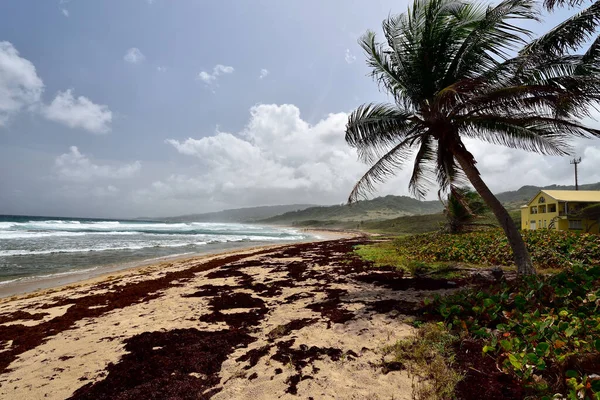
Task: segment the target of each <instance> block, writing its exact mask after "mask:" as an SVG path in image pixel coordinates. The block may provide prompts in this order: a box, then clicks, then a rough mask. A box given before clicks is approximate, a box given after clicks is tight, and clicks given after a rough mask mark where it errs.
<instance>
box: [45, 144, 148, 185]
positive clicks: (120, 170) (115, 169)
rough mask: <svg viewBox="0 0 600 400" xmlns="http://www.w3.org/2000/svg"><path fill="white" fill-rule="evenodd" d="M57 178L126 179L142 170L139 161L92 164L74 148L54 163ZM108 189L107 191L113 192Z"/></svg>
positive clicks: (71, 179) (74, 179) (84, 180)
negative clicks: (114, 164)
mask: <svg viewBox="0 0 600 400" xmlns="http://www.w3.org/2000/svg"><path fill="white" fill-rule="evenodd" d="M54 165H55V167H56V170H57V173H58V176H59V177H60V178H61V179H64V180H69V181H80V182H87V181H90V180H94V179H127V178H131V177H133V176H135V175H137V174H138V173H139V171H140V169H141V168H142V164H141V163H140V162H139V161H135V162H133V163H130V164H125V165H121V166H112V165H99V164H94V163H93V162H92V161H91V160H90V159H89V158H88V157H87V156H86V155H84V154H81V153H80V152H79V149H78V148H77V147H76V146H71V147H70V148H69V152H68V153H65V154H62V155H60V156H58V157H57V158H56V160H55V163H54ZM114 189H116V188H114V187H113V189H110V186H109V188H108V189H107V190H109V191H113V192H114V191H115V190H114Z"/></svg>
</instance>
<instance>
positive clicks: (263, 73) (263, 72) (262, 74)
mask: <svg viewBox="0 0 600 400" xmlns="http://www.w3.org/2000/svg"><path fill="white" fill-rule="evenodd" d="M268 75H269V70H268V69H265V68H263V69H261V70H260V76H259V77H258V78H259V79H264V78H266V77H267V76H268Z"/></svg>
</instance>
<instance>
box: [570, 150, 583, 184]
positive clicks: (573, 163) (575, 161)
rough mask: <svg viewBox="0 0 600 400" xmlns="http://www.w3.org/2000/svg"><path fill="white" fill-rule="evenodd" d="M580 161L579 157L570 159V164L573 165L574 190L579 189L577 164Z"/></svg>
mask: <svg viewBox="0 0 600 400" xmlns="http://www.w3.org/2000/svg"><path fill="white" fill-rule="evenodd" d="M579 163H581V157H579V158H574V159H572V160H571V164H572V165H574V166H575V190H579V182H578V181H577V164H579Z"/></svg>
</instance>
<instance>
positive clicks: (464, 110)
mask: <svg viewBox="0 0 600 400" xmlns="http://www.w3.org/2000/svg"><path fill="white" fill-rule="evenodd" d="M563 2H564V1H561V0H547V6H548V7H550V8H552V7H553V6H554V5H556V4H557V3H558V4H562V3H563ZM570 4H576V5H580V4H581V2H580V1H574V0H573V1H571V2H570ZM538 17H539V12H538V11H537V9H536V4H535V2H534V1H531V0H504V1H500V2H499V3H496V4H495V5H493V6H492V5H485V4H478V3H474V2H462V3H456V2H453V1H452V0H429V1H415V2H414V3H413V6H412V7H411V8H410V9H409V10H408V11H407V12H406V13H404V14H401V15H396V16H390V17H388V18H387V19H386V20H384V21H383V33H384V36H385V40H384V41H383V42H378V41H377V40H376V35H375V33H374V32H372V31H369V32H367V33H366V34H365V35H364V36H363V37H362V38H361V40H360V44H361V46H362V47H363V49H364V50H365V53H366V55H367V64H368V65H369V67H370V68H371V70H372V76H373V78H374V79H375V80H376V81H377V83H378V84H379V86H380V88H382V89H383V90H384V91H385V92H387V93H388V95H389V96H390V98H391V99H393V102H392V103H390V104H373V103H370V104H364V105H362V106H360V107H358V109H356V110H355V111H354V112H353V113H352V114H351V115H350V117H349V119H348V124H347V128H346V142H347V143H348V144H349V145H350V146H352V147H355V148H356V149H357V151H358V155H359V158H360V159H361V160H362V161H364V162H365V163H367V164H369V165H370V168H369V169H368V170H367V171H366V172H365V174H364V175H363V176H362V177H361V178H360V179H359V181H358V182H357V183H356V185H355V186H354V188H353V190H352V191H351V193H350V196H349V202H354V201H356V200H358V199H359V198H361V197H364V196H366V194H368V193H371V192H373V191H374V190H375V185H376V184H377V183H380V182H382V181H384V180H385V179H387V178H388V177H390V176H392V175H394V174H395V173H396V172H397V171H398V170H399V169H401V168H403V167H405V166H406V165H407V164H409V165H410V166H412V176H411V179H410V182H409V188H410V190H411V191H412V192H413V193H414V194H415V195H417V196H420V197H422V196H424V195H425V193H426V192H427V189H428V186H429V185H430V184H431V183H432V182H434V181H437V183H438V185H439V187H440V190H441V191H442V192H444V191H445V192H447V191H449V190H452V188H453V187H454V186H456V185H458V184H460V183H461V182H462V181H464V180H465V179H468V181H469V182H470V183H471V184H472V185H473V187H474V188H475V190H476V191H477V192H478V193H479V194H480V195H481V197H482V198H483V199H484V201H485V203H486V204H487V205H488V206H489V208H490V209H491V210H492V212H493V213H494V215H495V216H496V218H497V220H498V223H499V224H500V226H501V227H502V229H503V230H504V233H505V235H506V236H507V238H508V243H509V244H510V247H511V248H512V254H513V258H514V262H515V264H516V265H517V270H518V273H519V274H520V275H530V274H535V270H534V268H533V264H532V262H531V257H530V255H529V253H528V252H527V248H526V246H525V243H524V241H523V239H522V237H521V235H520V234H519V230H518V227H517V226H516V225H515V224H514V222H513V220H512V219H511V218H510V215H509V213H508V211H507V210H506V209H505V208H504V206H503V205H502V203H501V202H500V201H499V200H498V199H497V198H496V197H495V196H494V195H493V194H492V192H491V191H490V189H489V188H488V186H487V185H486V183H485V182H484V181H483V180H482V178H481V175H480V172H479V170H478V169H477V167H476V164H477V161H476V160H475V158H474V156H473V154H472V153H471V152H470V151H469V150H468V149H467V148H466V146H465V142H464V139H466V138H469V139H472V138H475V139H479V140H482V141H486V142H491V143H495V144H499V145H504V146H507V147H511V148H519V149H524V150H527V151H531V152H537V153H542V154H551V155H565V154H568V153H569V151H570V148H569V146H568V141H569V140H570V139H572V138H575V137H581V136H583V137H586V136H588V137H593V136H596V137H599V136H600V130H597V129H594V128H592V127H589V126H587V125H585V124H584V122H583V117H584V116H586V115H587V114H588V111H587V109H588V108H589V107H590V106H592V105H594V104H596V102H597V98H598V95H597V92H598V91H599V90H600V76H599V75H600V74H598V71H599V69H598V55H599V53H600V51H599V49H600V45H599V44H600V43H599V42H594V44H593V45H592V46H590V48H589V49H588V51H587V52H586V54H584V55H573V54H570V53H571V52H572V51H578V50H580V48H581V47H582V46H583V45H585V44H586V41H587V40H588V39H589V38H590V36H591V35H592V34H593V33H594V32H595V30H596V27H597V25H598V24H599V23H600V19H599V18H598V11H597V4H596V3H594V5H593V6H592V7H590V8H589V9H588V10H586V11H584V12H583V13H582V14H579V15H576V16H575V17H573V18H572V19H570V20H568V21H567V22H566V23H563V24H560V25H559V26H557V27H556V28H554V29H553V30H551V31H550V32H549V33H547V34H546V35H543V36H541V37H539V38H537V39H535V40H532V39H531V38H532V36H533V32H532V31H530V30H528V29H526V28H525V27H523V26H518V25H515V24H514V23H515V21H518V20H528V21H534V20H538ZM515 53H516V54H515ZM413 154H414V156H415V157H414V162H413V157H411V156H412V155H413Z"/></svg>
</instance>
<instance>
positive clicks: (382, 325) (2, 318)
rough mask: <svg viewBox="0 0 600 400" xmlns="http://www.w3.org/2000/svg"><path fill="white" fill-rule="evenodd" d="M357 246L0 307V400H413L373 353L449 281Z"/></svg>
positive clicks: (300, 247) (195, 267) (152, 273)
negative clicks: (399, 268) (355, 251)
mask: <svg viewBox="0 0 600 400" xmlns="http://www.w3.org/2000/svg"><path fill="white" fill-rule="evenodd" d="M329 234H330V235H336V234H335V233H329ZM338 236H339V235H338ZM329 238H330V239H331V236H329ZM367 240H368V239H367V238H364V237H363V238H360V237H355V238H345V239H335V240H325V241H317V242H310V243H301V244H289V245H283V246H282V245H279V246H266V247H261V248H250V249H244V250H240V251H234V252H229V253H225V254H219V255H205V256H201V257H195V258H192V259H181V260H169V261H165V262H163V263H159V264H155V265H149V266H144V267H138V268H135V269H130V270H124V271H119V272H117V273H114V274H111V275H108V276H106V275H105V276H99V277H94V278H93V279H90V280H87V281H84V282H78V283H76V284H72V285H70V286H63V287H59V288H53V289H47V290H42V291H37V292H33V293H29V294H26V295H20V296H12V297H8V298H4V299H1V300H0V354H1V357H0V398H6V399H65V398H73V399H130V398H137V399H144V398H174V399H175V398H182V399H198V398H214V399H246V398H260V399H278V398H303V399H306V398H314V399H323V398H331V399H334V398H335V399H365V398H369V399H391V398H394V399H410V398H411V387H412V380H411V378H410V377H409V376H408V375H407V373H406V372H405V371H383V369H382V368H381V361H382V353H381V349H382V347H383V346H385V345H388V344H392V343H394V342H395V341H396V340H398V339H400V338H403V337H407V336H409V335H411V334H412V333H413V329H412V327H411V326H410V325H409V324H407V318H408V317H407V314H410V312H411V310H412V309H414V307H416V306H418V304H419V302H420V301H421V300H422V298H423V297H425V296H427V295H429V294H431V292H430V291H429V289H436V290H435V292H436V293H438V294H440V293H441V292H444V291H445V290H453V289H452V287H453V286H452V285H450V284H448V285H447V288H446V287H445V286H444V282H439V281H436V282H435V285H437V286H436V287H434V288H432V287H430V286H431V282H429V283H427V282H426V283H425V284H424V283H423V282H422V281H419V282H417V281H413V280H411V279H405V278H403V276H402V274H401V273H398V272H396V271H393V270H391V269H378V270H374V269H373V268H371V267H370V266H369V265H367V264H366V263H365V262H364V261H362V260H360V259H358V258H357V257H355V256H353V255H352V248H353V246H355V245H357V244H360V243H363V242H365V241H367ZM423 285H424V286H423ZM421 286H423V287H421Z"/></svg>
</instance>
